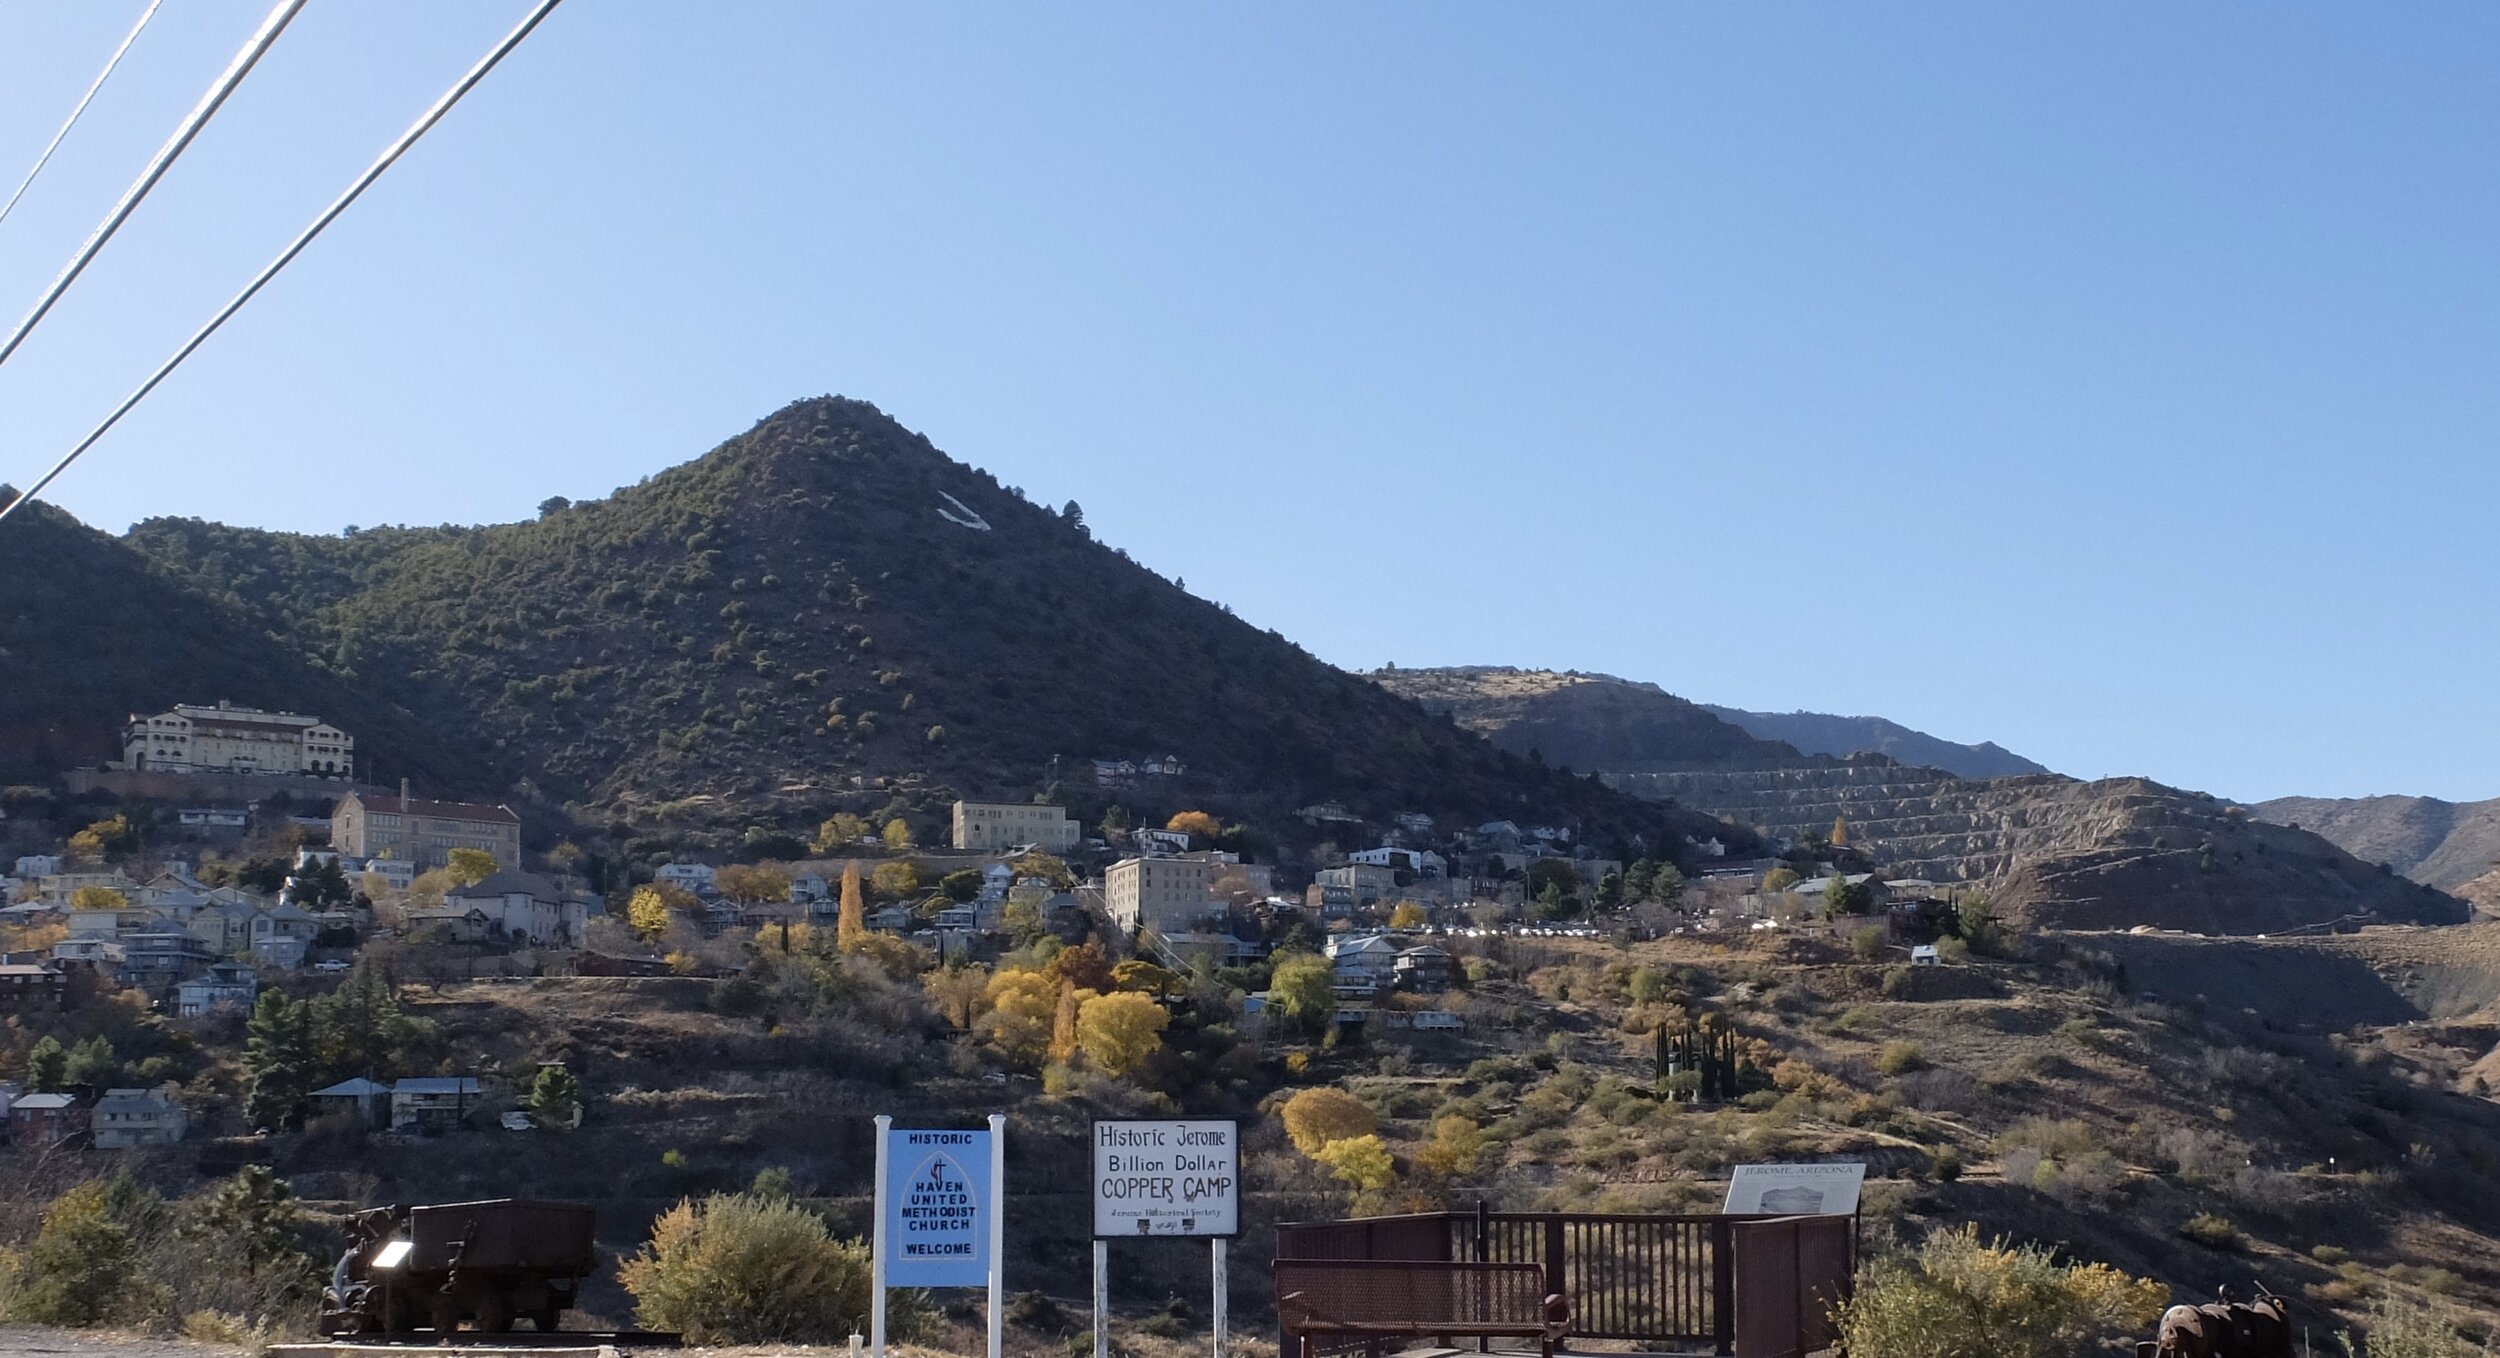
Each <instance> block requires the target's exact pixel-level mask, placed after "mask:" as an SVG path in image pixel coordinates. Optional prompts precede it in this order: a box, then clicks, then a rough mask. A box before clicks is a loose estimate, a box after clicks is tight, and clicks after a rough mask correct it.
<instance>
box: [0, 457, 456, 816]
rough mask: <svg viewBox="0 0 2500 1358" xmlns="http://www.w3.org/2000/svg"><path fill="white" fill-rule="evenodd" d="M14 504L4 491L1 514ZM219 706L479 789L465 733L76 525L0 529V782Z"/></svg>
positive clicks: (111, 747) (40, 513)
mask: <svg viewBox="0 0 2500 1358" xmlns="http://www.w3.org/2000/svg"><path fill="white" fill-rule="evenodd" d="M15 494H16V492H14V491H12V490H9V489H7V488H5V487H0V503H5V502H7V501H8V500H10V499H13V498H14V497H15ZM220 698H228V699H232V700H233V701H235V702H238V703H244V704H248V705H251V706H257V707H271V708H292V709H295V710H298V711H306V712H319V713H321V714H323V715H325V716H328V717H331V718H332V719H334V720H336V721H338V722H340V723H341V724H343V725H345V726H346V727H347V728H348V729H349V730H351V731H354V732H355V733H356V734H357V736H358V737H359V738H360V739H362V740H363V741H365V742H367V744H368V746H379V747H380V748H384V749H388V750H389V751H391V763H392V765H393V776H399V775H403V774H404V775H406V776H409V777H414V778H420V779H424V780H427V781H429V782H445V783H451V782H469V781H473V780H475V779H476V778H477V777H478V776H479V774H480V771H481V769H482V767H483V765H482V762H481V759H480V752H479V751H477V750H476V749H474V748H472V746H471V743H470V742H469V741H468V740H467V739H466V737H465V733H464V732H463V731H462V730H461V729H459V728H453V729H450V730H444V731H432V730H428V729H425V728H424V727H422V726H421V725H420V724H419V723H418V722H417V721H416V719H415V718H414V717H412V716H411V715H410V714H409V713H408V712H406V711H405V710H403V709H401V708H399V707H398V706H397V705H396V704H394V703H392V702H390V701H389V700H388V699H387V698H386V697H384V696H382V695H380V694H379V693H377V692H376V691H375V689H374V687H373V686H371V685H365V684H357V683H350V682H343V681H342V680H341V678H340V676H338V675H335V674H332V673H330V672H328V671H327V670H325V669H324V668H323V667H322V666H321V664H320V663H319V662H318V661H317V660H315V659H313V658H312V657H310V656H309V655H308V654H307V653H306V652H305V651H304V650H303V649H302V648H300V647H297V646H293V645H290V644H287V643H284V642H280V641H275V640H273V639H272V638H271V637H270V636H269V635H268V630H267V629H266V628H265V627H264V626H262V625H261V623H260V621H259V620H258V619H256V618H254V617H253V616H251V615H250V614H249V613H248V612H247V611H246V610H244V609H242V608H239V607H236V606H235V605H234V604H233V603H232V602H231V601H229V600H226V599H221V598H217V597H214V596H213V595H211V594H210V593H208V592H205V591H202V590H199V589H196V588H193V587H192V586H191V585H190V584H188V583H186V582H185V581H184V580H182V579H179V578H177V577H176V576H175V575H174V574H172V573H169V572H167V571H165V570H164V569H162V568H160V567H158V566H157V565H155V564H154V563H152V562H151V561H150V559H149V558H148V557H147V556H145V555H143V554H141V553H139V552H135V551H133V550H131V548H130V547H129V546H128V545H125V544H123V543H121V542H117V541H115V540H114V539H112V538H111V537H109V536H106V535H105V534H103V533H99V532H96V531H95V530H94V529H91V528H87V527H85V526H83V525H81V524H79V523H78V522H77V521H76V520H74V519H72V518H70V517H69V516H68V515H67V514H64V513H62V512H61V511H59V510H57V509H54V508H52V507H51V506H49V505H46V504H42V503H36V504H33V505H29V506H28V507H27V508H26V509H25V510H24V511H23V512H21V513H18V514H16V515H13V516H11V517H10V519H9V521H8V522H7V524H5V525H0V776H6V777H9V778H13V779H23V778H30V777H35V776H38V775H41V774H43V773H47V772H51V771H54V770H57V769H59V768H62V767H65V766H67V765H71V764H92V763H95V762H98V761H100V760H104V759H110V758H117V757H119V755H120V753H121V748H120V740H121V727H122V722H123V720H124V719H125V718H127V717H128V716H129V715H130V714H131V713H132V712H138V711H157V710H161V709H163V708H165V707H168V706H171V705H172V704H173V703H175V702H215V701H217V700H218V699H220Z"/></svg>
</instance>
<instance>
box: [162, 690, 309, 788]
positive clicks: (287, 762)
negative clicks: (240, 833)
mask: <svg viewBox="0 0 2500 1358" xmlns="http://www.w3.org/2000/svg"><path fill="white" fill-rule="evenodd" d="M122 762H123V764H124V765H126V766H127V767H129V768H133V769H147V770H154V771H157V772H160V773H283V774H299V775H300V774H309V775H311V776H313V777H316V778H346V777H350V776H352V775H353V774H354V773H355V765H356V739H355V737H353V736H350V735H349V734H347V733H346V732H345V731H342V730H340V729H339V728H337V727H335V726H332V725H330V724H329V723H328V722H325V721H323V720H322V719H321V718H319V717H307V716H305V715H303V714H302V713H298V712H264V711H262V710H261V709H259V708H257V707H237V706H235V705H234V704H232V703H229V702H222V701H221V702H219V703H218V704H217V705H216V706H215V707H201V706H197V705H195V704H192V703H177V704H175V705H174V707H173V710H172V711H169V712H159V713H157V714H156V715H154V716H142V715H139V714H136V713H134V714H132V716H131V718H130V724H129V725H128V726H126V727H124V728H122Z"/></svg>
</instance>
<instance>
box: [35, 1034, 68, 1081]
mask: <svg viewBox="0 0 2500 1358" xmlns="http://www.w3.org/2000/svg"><path fill="white" fill-rule="evenodd" d="M68 1085H69V1052H68V1051H66V1050H65V1049H63V1048H62V1046H61V1040H60V1039H59V1038H56V1037H53V1036H51V1035H49V1034H46V1035H45V1036H44V1037H43V1038H41V1039H40V1040H38V1041H37V1042H36V1043H35V1046H34V1050H32V1051H30V1052H28V1053H26V1086H27V1088H29V1089H32V1090H33V1091H34V1092H36V1093H38V1094H57V1093H59V1092H60V1091H61V1090H63V1089H65V1088H67V1087H68Z"/></svg>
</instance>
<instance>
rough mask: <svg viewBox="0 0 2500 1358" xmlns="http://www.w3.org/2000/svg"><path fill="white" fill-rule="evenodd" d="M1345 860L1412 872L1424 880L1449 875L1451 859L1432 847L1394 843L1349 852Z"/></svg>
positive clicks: (1435, 879)
mask: <svg viewBox="0 0 2500 1358" xmlns="http://www.w3.org/2000/svg"><path fill="white" fill-rule="evenodd" d="M1345 861H1346V862H1348V863H1359V864H1362V865H1363V866H1365V867H1374V868H1389V869H1392V870H1394V871H1404V872H1410V873H1413V874H1414V875H1415V876H1416V877H1417V878H1419V879H1421V880H1423V881H1437V880H1439V879H1440V878H1442V877H1446V876H1448V875H1449V871H1450V860H1448V859H1446V858H1443V857H1442V856H1441V855H1439V854H1437V853H1434V852H1433V851H1432V850H1430V849H1401V848H1398V847H1397V846H1395V845H1392V844H1383V845H1381V846H1380V847H1379V848H1377V849H1364V850H1361V851H1360V852H1357V853H1350V854H1347V855H1346V856H1345Z"/></svg>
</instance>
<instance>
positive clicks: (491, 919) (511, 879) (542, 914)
mask: <svg viewBox="0 0 2500 1358" xmlns="http://www.w3.org/2000/svg"><path fill="white" fill-rule="evenodd" d="M704 871H705V872H706V873H709V872H710V871H711V870H710V869H709V868H706V869H704ZM443 908H444V909H446V910H460V911H464V912H465V911H470V910H475V911H479V912H481V913H483V914H484V915H485V916H486V920H487V923H488V925H489V926H490V927H500V928H501V929H502V930H503V933H504V936H505V937H506V938H509V939H511V940H513V941H514V942H517V943H531V944H537V945H540V946H546V945H549V944H554V945H558V946H563V945H569V944H575V943H579V942H580V941H581V938H582V930H583V929H584V928H585V927H586V926H587V925H588V924H589V923H590V903H589V902H588V901H585V900H582V899H581V898H579V897H576V896H573V895H570V894H568V893H566V892H565V891H563V890H562V889H560V888H558V887H557V886H556V885H555V884H554V883H553V882H550V881H548V880H547V879H546V878H544V877H540V876H538V875H537V874H535V873H528V872H520V871H517V870H515V869H511V868H506V869H504V870H503V871H501V872H497V873H495V874H493V875H492V876H489V877H488V878H487V879H486V880H484V881H482V882H479V883H477V884H476V885H474V886H465V887H461V888H458V889H457V890H453V891H446V892H444V893H443Z"/></svg>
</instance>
